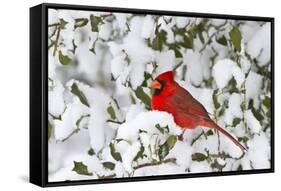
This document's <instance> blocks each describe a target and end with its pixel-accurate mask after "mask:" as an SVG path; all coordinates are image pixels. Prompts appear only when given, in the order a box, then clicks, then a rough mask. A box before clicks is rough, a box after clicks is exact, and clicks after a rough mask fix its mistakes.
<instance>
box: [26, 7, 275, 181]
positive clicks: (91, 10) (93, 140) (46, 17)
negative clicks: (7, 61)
mask: <svg viewBox="0 0 281 191" xmlns="http://www.w3.org/2000/svg"><path fill="white" fill-rule="evenodd" d="M268 172H274V18H269V17H257V16H237V15H236V16H235V15H218V14H205V13H186V12H173V11H159V10H157V11H156V10H140V9H125V8H111V7H93V6H80V5H60V4H41V5H38V6H35V7H32V8H31V9H30V182H31V183H34V184H37V185H39V186H61V185H77V184H94V183H108V182H125V181H140V180H156V179H171V178H187V177H205V176H221V175H238V174H255V173H268Z"/></svg>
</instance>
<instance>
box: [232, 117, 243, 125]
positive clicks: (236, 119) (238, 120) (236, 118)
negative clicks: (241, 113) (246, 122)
mask: <svg viewBox="0 0 281 191" xmlns="http://www.w3.org/2000/svg"><path fill="white" fill-rule="evenodd" d="M240 122H241V118H239V117H235V118H234V119H233V121H232V127H235V126H236V125H238V124H239V123H240Z"/></svg>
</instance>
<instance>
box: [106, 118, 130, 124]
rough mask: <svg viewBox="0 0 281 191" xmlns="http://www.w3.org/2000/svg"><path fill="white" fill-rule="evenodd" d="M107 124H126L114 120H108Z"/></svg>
mask: <svg viewBox="0 0 281 191" xmlns="http://www.w3.org/2000/svg"><path fill="white" fill-rule="evenodd" d="M106 122H110V123H116V124H119V125H121V124H122V123H124V122H125V121H114V120H110V119H108V120H107V121H106Z"/></svg>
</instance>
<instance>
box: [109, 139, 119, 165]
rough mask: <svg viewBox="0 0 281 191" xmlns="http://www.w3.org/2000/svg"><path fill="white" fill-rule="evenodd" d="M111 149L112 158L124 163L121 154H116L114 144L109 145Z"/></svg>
mask: <svg viewBox="0 0 281 191" xmlns="http://www.w3.org/2000/svg"><path fill="white" fill-rule="evenodd" d="M109 148H110V154H111V156H112V157H113V158H114V159H115V160H116V161H120V162H122V157H121V154H120V153H119V152H116V150H115V146H114V144H112V143H110V144H109Z"/></svg>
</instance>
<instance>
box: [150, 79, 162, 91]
mask: <svg viewBox="0 0 281 191" xmlns="http://www.w3.org/2000/svg"><path fill="white" fill-rule="evenodd" d="M150 87H151V88H152V89H161V83H160V82H158V81H157V80H154V81H152V82H151V85H150Z"/></svg>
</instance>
